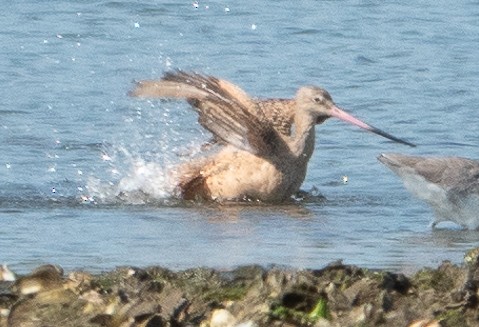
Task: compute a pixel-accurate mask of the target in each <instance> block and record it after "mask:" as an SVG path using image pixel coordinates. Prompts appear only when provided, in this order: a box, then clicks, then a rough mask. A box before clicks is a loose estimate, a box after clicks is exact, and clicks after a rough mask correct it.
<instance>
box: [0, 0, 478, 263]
mask: <svg viewBox="0 0 479 327" xmlns="http://www.w3.org/2000/svg"><path fill="white" fill-rule="evenodd" d="M226 8H228V9H229V11H227V10H225V9H226ZM478 16H479V5H478V4H477V3H475V2H473V1H469V2H466V1H465V2H462V3H457V4H455V5H454V6H451V4H450V3H449V2H445V1H439V2H437V1H423V2H420V3H416V2H393V3H384V2H379V3H378V2H373V1H353V0H349V1H301V2H295V1H283V0H280V1H274V2H271V1H268V2H264V3H262V2H260V3H258V2H257V1H252V0H245V1H236V2H229V3H228V4H226V3H225V2H223V1H200V5H199V8H198V9H195V8H194V7H193V6H192V1H164V0H162V1H122V2H120V1H82V2H81V3H71V2H69V1H64V0H57V1H51V2H49V5H48V6H46V5H45V4H44V3H43V2H41V1H33V0H24V1H15V2H12V3H8V4H5V5H4V6H3V11H2V13H0V20H1V21H2V28H1V29H0V42H1V44H2V47H1V49H0V53H1V55H0V67H2V68H3V73H2V74H1V75H0V84H1V89H2V91H1V92H2V93H3V94H2V96H1V97H0V139H1V140H2V142H1V143H0V183H1V184H0V185H1V188H0V204H1V207H0V222H1V223H2V227H1V228H0V249H1V250H0V260H1V261H4V262H7V263H8V264H10V265H11V266H12V267H13V269H15V270H17V271H20V272H21V271H28V270H29V269H31V268H33V267H34V266H36V265H39V264H41V263H44V262H51V263H57V264H60V265H62V266H63V267H64V268H65V269H67V270H69V269H74V268H85V269H88V270H91V271H100V270H104V269H110V268H113V267H115V266H118V265H125V264H131V265H138V266H147V265H165V266H168V267H170V268H173V269H182V268H187V267H192V266H198V265H206V266H212V267H219V268H228V267H233V266H236V265H239V264H249V263H259V264H264V265H267V264H282V265H283V264H284V265H291V266H295V267H309V268H318V267H322V266H324V265H325V264H327V263H328V262H330V261H333V260H336V259H343V260H344V262H345V263H351V264H359V265H362V266H366V267H371V268H386V269H393V270H400V271H410V270H414V269H417V267H420V266H424V265H427V266H435V265H437V264H438V263H439V262H441V261H442V260H445V259H447V260H451V261H453V262H457V263H459V262H461V261H462V256H463V253H464V251H465V250H466V249H469V248H471V247H475V246H478V245H479V234H478V233H477V232H472V231H462V230H459V229H458V228H457V227H456V226H453V225H449V224H444V225H441V226H442V228H443V229H441V230H438V231H433V230H431V229H430V227H429V225H428V224H429V222H430V221H431V220H432V212H431V210H430V209H429V208H428V207H427V206H426V205H425V204H423V203H421V202H419V201H418V200H416V199H414V198H412V197H411V196H410V195H409V194H408V193H407V191H406V190H405V189H404V188H403V187H402V185H401V183H400V181H399V180H398V178H397V177H396V176H394V175H393V174H392V173H391V172H389V171H388V170H387V169H386V168H385V167H383V166H382V165H381V164H380V163H378V162H377V160H376V157H377V155H379V154H380V153H381V152H388V151H389V152H403V153H410V154H435V155H460V156H465V157H479V155H478V150H477V144H478V138H477V130H476V129H477V126H478V124H479V115H477V103H478V102H479V101H478V95H477V85H478V84H479V61H478V60H477V53H478V50H479V42H478V41H479V20H478ZM175 68H181V69H185V70H190V69H191V70H196V71H200V72H203V73H208V74H212V75H218V76H221V77H223V78H226V79H229V80H231V81H233V82H235V83H237V84H238V85H240V86H241V87H243V88H244V89H245V90H246V91H247V92H250V93H251V94H254V95H257V96H264V97H290V96H293V95H294V92H295V90H296V89H297V87H298V86H299V85H303V84H316V85H321V86H323V87H325V88H326V89H328V90H329V91H330V93H331V94H332V96H333V98H334V99H335V101H336V103H337V104H338V105H339V106H341V107H343V108H345V109H346V110H348V111H349V112H351V113H353V114H354V115H356V116H357V117H359V118H362V119H364V120H365V121H366V122H368V123H371V124H373V125H375V126H377V127H380V128H381V129H384V130H386V131H388V132H390V133H391V134H393V135H396V136H398V137H401V138H405V139H407V140H409V141H411V142H414V143H416V144H418V147H417V148H414V149H412V148H409V147H406V146H403V145H399V144H394V143H391V142H389V141H387V140H385V139H383V138H380V137H378V136H376V135H373V134H369V133H365V132H362V131H360V130H358V129H357V128H354V127H350V126H346V125H345V124H343V123H341V122H338V121H333V120H331V121H328V122H327V123H325V124H324V125H321V126H318V127H317V132H318V135H317V144H316V148H317V150H316V151H315V153H314V155H313V158H312V160H311V163H310V166H309V171H308V175H307V178H306V181H305V183H304V185H303V189H304V190H306V191H309V190H312V189H314V190H318V192H319V193H320V194H321V195H323V196H324V197H325V198H326V199H325V200H323V199H322V198H321V197H315V196H312V197H311V199H306V200H304V201H300V202H298V203H293V204H287V205H281V206H267V205H247V204H241V205H228V206H217V205H201V204H185V203H181V202H179V201H177V200H175V199H174V198H172V197H171V189H172V188H171V185H169V183H168V173H167V171H168V170H167V168H168V167H169V166H171V165H174V164H175V163H178V162H180V161H182V160H188V159H189V158H190V157H191V156H193V155H194V154H195V153H196V152H197V151H198V147H199V146H200V145H201V144H202V142H204V141H205V140H207V139H208V137H209V135H208V134H207V133H206V132H204V131H202V130H201V128H200V127H199V126H198V125H197V124H196V117H195V114H194V113H193V112H192V111H191V110H189V108H188V106H187V105H185V104H183V103H175V102H160V101H146V100H138V99H132V98H129V97H128V96H127V92H128V90H129V89H130V88H131V87H132V81H133V80H134V79H144V78H158V77H160V76H161V75H162V73H163V72H165V71H167V70H170V69H175ZM344 175H346V176H348V178H349V182H348V183H347V184H343V183H342V182H341V178H342V176H344ZM312 193H316V191H314V192H312Z"/></svg>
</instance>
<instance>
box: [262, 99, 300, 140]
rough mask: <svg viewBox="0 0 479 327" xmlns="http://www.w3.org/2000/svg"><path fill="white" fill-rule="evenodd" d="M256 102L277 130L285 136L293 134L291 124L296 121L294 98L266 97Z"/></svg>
mask: <svg viewBox="0 0 479 327" xmlns="http://www.w3.org/2000/svg"><path fill="white" fill-rule="evenodd" d="M256 104H257V106H258V107H259V108H260V109H261V111H262V112H263V113H264V115H265V117H266V119H268V120H269V121H270V122H271V124H272V125H273V127H274V129H275V130H277V131H278V132H279V133H280V134H282V135H284V136H291V126H292V124H293V121H294V109H295V103H294V100H290V99H265V100H257V101H256Z"/></svg>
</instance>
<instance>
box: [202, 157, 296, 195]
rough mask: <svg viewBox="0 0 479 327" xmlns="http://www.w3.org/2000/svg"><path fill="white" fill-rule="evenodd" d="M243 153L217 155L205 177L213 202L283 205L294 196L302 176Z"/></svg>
mask: <svg viewBox="0 0 479 327" xmlns="http://www.w3.org/2000/svg"><path fill="white" fill-rule="evenodd" d="M297 171H298V169H291V167H289V164H288V163H287V162H282V163H281V164H280V165H278V164H276V165H275V164H273V163H271V162H270V161H268V160H265V159H263V158H260V157H256V156H255V155H253V154H250V153H249V152H244V151H232V152H229V151H225V152H222V153H220V155H218V156H217V157H216V159H215V161H214V164H213V165H211V166H210V167H209V168H208V169H207V171H205V172H204V173H205V175H206V176H208V177H207V179H206V185H207V187H208V189H209V193H210V194H211V197H212V198H213V199H220V200H244V199H249V200H261V201H267V202H275V201H283V200H285V199H287V198H288V197H290V196H291V194H292V193H294V192H296V191H297V190H298V189H299V186H300V185H301V183H302V181H303V179H304V174H303V173H299V174H298V173H297Z"/></svg>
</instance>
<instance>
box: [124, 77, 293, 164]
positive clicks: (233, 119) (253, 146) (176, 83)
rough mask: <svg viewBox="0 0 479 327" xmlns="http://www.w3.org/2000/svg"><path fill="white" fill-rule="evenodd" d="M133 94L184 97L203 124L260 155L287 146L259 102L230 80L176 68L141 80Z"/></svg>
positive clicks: (217, 134) (242, 147)
mask: <svg viewBox="0 0 479 327" xmlns="http://www.w3.org/2000/svg"><path fill="white" fill-rule="evenodd" d="M130 94H131V95H133V96H155V97H175V98H185V99H186V100H187V101H188V103H190V104H191V105H192V106H193V107H194V108H195V109H196V111H197V112H198V114H199V119H198V121H199V122H200V124H201V125H202V126H203V127H204V128H206V129H207V130H209V131H210V132H211V133H213V134H214V135H215V136H216V137H218V138H219V139H220V140H222V141H224V142H226V143H229V144H232V145H234V146H236V147H238V148H240V149H243V150H246V151H249V152H252V153H255V154H257V155H264V156H268V155H271V154H273V153H279V152H280V151H285V149H287V147H286V146H285V145H284V141H283V139H282V138H281V137H280V136H279V135H278V132H277V131H276V130H275V128H274V126H273V124H272V123H271V121H270V120H268V118H267V117H266V116H265V114H264V113H263V112H262V110H261V108H260V107H259V106H258V105H257V103H256V102H255V101H253V100H251V99H250V98H249V96H248V95H247V94H246V93H245V92H244V91H243V90H241V89H240V88H239V87H237V86H236V85H234V84H231V83H229V82H227V81H224V80H220V79H217V78H215V77H211V76H203V75H200V74H196V73H185V72H181V71H176V72H173V73H167V74H166V75H165V76H164V77H163V78H162V79H161V80H160V81H143V82H139V83H138V84H137V87H136V89H135V90H133V91H132V92H131V93H130Z"/></svg>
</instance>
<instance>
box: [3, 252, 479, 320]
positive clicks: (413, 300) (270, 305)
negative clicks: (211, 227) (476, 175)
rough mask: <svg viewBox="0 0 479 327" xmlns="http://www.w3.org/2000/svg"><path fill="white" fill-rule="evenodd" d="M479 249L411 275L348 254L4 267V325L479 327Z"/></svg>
mask: <svg viewBox="0 0 479 327" xmlns="http://www.w3.org/2000/svg"><path fill="white" fill-rule="evenodd" d="M478 253H479V251H478V250H473V251H471V252H470V253H469V254H468V255H467V256H466V259H467V260H466V261H465V263H464V265H461V266H457V265H453V264H451V263H448V262H444V263H443V264H441V265H440V266H439V267H438V268H436V269H429V268H428V269H422V270H419V271H418V272H416V273H415V274H413V275H411V276H406V275H403V274H397V273H391V272H388V271H372V270H368V269H362V268H360V267H356V266H350V265H343V264H342V263H341V262H336V263H332V264H330V265H328V266H327V267H324V268H323V269H320V270H295V269H290V268H284V267H268V268H264V267H260V266H244V267H238V268H236V269H234V270H231V271H219V270H215V269H208V268H195V269H188V270H184V271H179V272H173V271H171V270H168V269H166V268H161V267H147V268H135V267H121V268H117V269H115V270H113V271H109V272H104V273H101V274H90V273H88V272H84V271H75V272H72V273H70V274H68V275H66V276H65V275H64V274H63V271H62V269H61V268H59V267H56V266H53V265H45V266H41V267H38V268H37V269H35V270H34V271H32V272H31V273H30V274H28V275H25V276H14V275H12V274H10V273H9V272H8V270H5V268H4V271H3V273H2V276H3V277H2V279H3V281H0V291H1V295H0V314H1V316H0V326H11V327H50V326H63V327H69V326H83V327H89V326H92V327H93V326H97V327H98V326H107V327H126V326H131V327H133V326H143V327H157V326H172V327H173V326H178V327H181V326H203V327H207V326H209V327H233V326H237V327H246V326H250V327H253V326H257V327H260V326H317V327H319V326H324V327H327V326H341V327H343V326H414V327H418V326H461V327H464V326H479V320H478V319H479V315H478V313H479V311H478V308H479V307H478V295H477V288H478V287H477V286H478V282H479V273H478V272H477V271H476V270H477V269H476V268H477V267H478V260H477V254H478ZM13 277H15V278H13ZM12 279H15V280H14V281H13V280H12Z"/></svg>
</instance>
